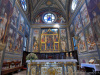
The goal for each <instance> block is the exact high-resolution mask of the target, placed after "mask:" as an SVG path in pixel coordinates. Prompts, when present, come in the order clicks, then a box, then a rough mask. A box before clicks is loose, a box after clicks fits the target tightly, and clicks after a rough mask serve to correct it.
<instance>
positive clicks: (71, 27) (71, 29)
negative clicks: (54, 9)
mask: <svg viewBox="0 0 100 75" xmlns="http://www.w3.org/2000/svg"><path fill="white" fill-rule="evenodd" d="M73 30H74V26H73V24H71V25H70V32H72V31H73Z"/></svg>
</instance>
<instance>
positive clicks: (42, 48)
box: [41, 43, 45, 51]
mask: <svg viewBox="0 0 100 75" xmlns="http://www.w3.org/2000/svg"><path fill="white" fill-rule="evenodd" d="M41 50H42V51H44V50H45V43H42V44H41Z"/></svg>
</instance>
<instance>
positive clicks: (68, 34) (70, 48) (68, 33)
mask: <svg viewBox="0 0 100 75" xmlns="http://www.w3.org/2000/svg"><path fill="white" fill-rule="evenodd" d="M67 36H68V46H69V51H72V47H71V39H70V31H69V27H67Z"/></svg>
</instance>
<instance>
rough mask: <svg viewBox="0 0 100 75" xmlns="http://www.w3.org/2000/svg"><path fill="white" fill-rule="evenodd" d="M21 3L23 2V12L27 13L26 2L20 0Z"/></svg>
mask: <svg viewBox="0 0 100 75" xmlns="http://www.w3.org/2000/svg"><path fill="white" fill-rule="evenodd" d="M20 2H21V5H22V8H23V10H24V11H26V10H27V5H26V0H20Z"/></svg>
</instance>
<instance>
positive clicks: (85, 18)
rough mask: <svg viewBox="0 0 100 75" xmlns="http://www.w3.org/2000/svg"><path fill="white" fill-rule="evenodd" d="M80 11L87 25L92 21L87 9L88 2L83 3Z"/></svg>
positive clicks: (83, 21) (84, 23)
mask: <svg viewBox="0 0 100 75" xmlns="http://www.w3.org/2000/svg"><path fill="white" fill-rule="evenodd" d="M80 12H81V19H82V23H83V25H84V27H85V26H87V25H88V24H89V23H90V18H89V14H88V11H87V7H86V4H84V5H83V7H82V8H81V10H80Z"/></svg>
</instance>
